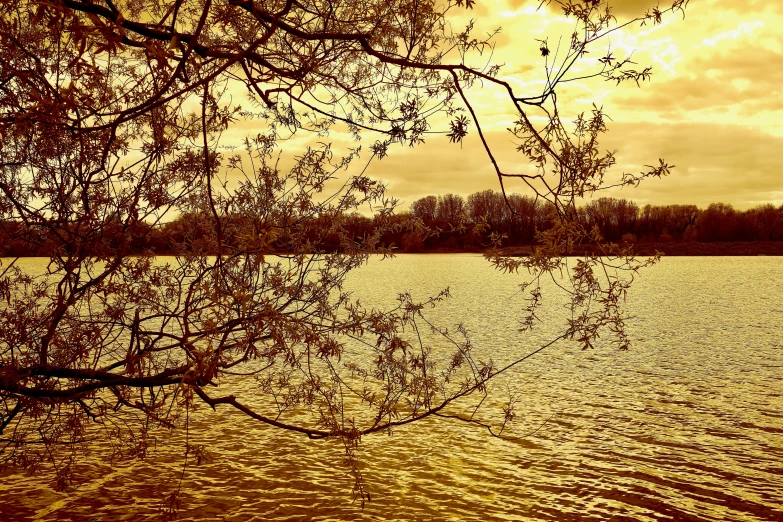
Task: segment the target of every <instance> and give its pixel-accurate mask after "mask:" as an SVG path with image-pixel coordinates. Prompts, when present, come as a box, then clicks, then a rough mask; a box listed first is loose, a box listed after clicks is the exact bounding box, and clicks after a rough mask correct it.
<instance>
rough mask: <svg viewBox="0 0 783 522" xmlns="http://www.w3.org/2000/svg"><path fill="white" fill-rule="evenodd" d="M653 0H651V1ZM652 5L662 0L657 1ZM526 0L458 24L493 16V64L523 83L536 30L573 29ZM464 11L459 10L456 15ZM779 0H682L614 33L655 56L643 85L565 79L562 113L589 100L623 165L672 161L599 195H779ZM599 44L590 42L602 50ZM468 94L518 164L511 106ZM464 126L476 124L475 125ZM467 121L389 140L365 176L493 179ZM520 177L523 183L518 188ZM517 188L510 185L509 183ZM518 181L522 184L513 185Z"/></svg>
mask: <svg viewBox="0 0 783 522" xmlns="http://www.w3.org/2000/svg"><path fill="white" fill-rule="evenodd" d="M653 1H654V0H653ZM651 3H652V2H650V1H647V0H615V2H614V3H613V5H614V6H615V13H616V15H617V16H618V18H619V19H620V20H622V19H624V18H626V19H627V17H629V16H632V15H635V14H641V13H643V12H644V11H645V10H646V6H647V5H648V4H651ZM661 4H662V5H663V4H665V2H664V1H663V0H662V1H661ZM535 5H536V2H532V3H531V2H528V1H527V0H479V1H478V4H477V7H476V9H475V10H474V11H472V12H470V11H469V12H467V14H468V16H465V17H462V18H455V19H454V21H453V22H454V24H455V27H456V26H458V24H459V22H464V21H465V20H466V19H467V18H468V17H475V18H476V24H477V30H476V33H477V34H481V31H485V30H490V29H493V28H495V27H498V26H501V27H502V28H503V30H502V33H501V34H500V35H499V36H498V38H497V49H496V52H495V56H494V62H495V63H505V64H506V65H505V66H504V67H503V69H501V74H500V76H502V77H503V78H505V79H509V80H510V81H511V82H512V84H513V85H514V86H515V88H517V89H519V92H520V93H522V94H529V93H535V91H536V89H537V87H536V86H537V85H540V78H541V74H540V73H541V70H542V62H541V59H540V55H539V52H538V45H539V44H538V43H537V42H536V41H535V39H536V38H538V39H541V38H544V37H548V38H549V42H550V44H551V43H552V42H555V41H557V39H558V35H560V34H565V35H566V41H567V37H568V36H567V35H569V34H570V32H571V31H572V30H573V22H567V23H565V22H564V20H563V19H562V18H561V17H559V16H557V14H556V13H554V12H553V11H550V10H546V9H544V10H538V11H537V10H535ZM462 14H464V11H463V12H462V13H460V15H462ZM781 26H783V1H780V0H768V1H759V0H741V1H740V0H691V1H690V5H689V7H688V10H687V16H686V18H685V20H683V19H682V18H681V17H680V16H669V17H668V18H667V19H666V20H665V21H664V23H663V24H662V25H659V26H656V27H652V28H651V27H645V28H639V27H638V26H637V27H634V28H632V29H629V30H625V31H623V32H621V33H617V34H614V35H612V37H611V39H609V40H607V41H606V42H605V43H606V44H611V46H612V49H613V50H614V51H615V54H616V55H618V56H619V55H622V54H623V53H625V52H629V51H631V50H634V55H633V56H634V61H636V62H637V63H639V64H640V65H647V64H649V65H652V66H653V67H654V69H653V78H652V80H651V81H650V82H645V84H644V85H643V86H642V88H637V87H636V86H635V84H633V85H623V86H621V87H619V88H618V87H615V86H614V84H610V83H607V82H605V81H602V80H600V79H599V80H589V81H586V82H575V83H572V84H569V85H568V86H564V87H563V88H562V90H561V94H560V100H561V101H562V108H563V112H564V119H565V120H572V119H573V116H574V115H575V114H576V113H577V112H580V111H583V110H584V111H587V110H589V109H590V107H591V104H592V103H593V102H595V103H596V104H598V105H603V106H604V110H605V111H606V113H607V114H608V115H609V116H610V117H611V118H612V122H610V126H609V133H608V134H607V135H606V136H605V138H604V141H603V145H604V147H605V148H607V149H618V150H619V155H618V165H617V166H616V167H615V169H614V172H613V175H614V176H617V177H619V175H620V174H621V173H622V171H628V172H639V171H640V170H642V169H643V166H644V165H645V164H657V161H658V158H659V157H662V158H664V159H665V160H667V161H668V162H669V163H671V164H674V165H676V169H675V170H674V171H673V173H672V175H671V176H669V177H667V178H663V179H656V180H648V181H646V182H644V183H643V184H642V185H641V186H640V187H638V188H624V189H617V190H614V191H608V192H604V193H602V194H601V195H608V196H614V197H626V198H631V199H634V200H636V201H637V202H638V203H640V204H642V205H644V204H647V203H651V204H673V203H679V204H683V203H694V204H697V205H699V206H700V207H706V206H707V205H709V204H710V203H712V202H718V201H720V202H726V203H731V204H733V205H734V206H735V207H737V208H740V209H744V208H748V207H752V206H756V205H758V204H762V203H774V204H776V205H780V204H783V176H782V175H781V170H780V159H781V158H783V96H781V94H783V91H782V90H781V84H783V36H782V35H783V32H782V31H781V30H780V27H781ZM604 51H605V47H602V46H600V45H599V46H598V47H596V48H595V55H594V56H596V57H597V56H600V55H601V53H603V52H604ZM469 97H470V98H471V99H472V100H473V102H474V103H475V104H476V107H477V108H478V110H479V113H480V114H481V115H482V117H483V118H484V122H485V128H486V129H487V130H488V135H489V138H490V140H491V141H492V143H493V146H494V147H495V148H496V149H497V150H498V152H499V154H498V155H499V157H500V158H501V160H502V162H503V164H504V166H508V167H510V169H514V168H516V169H519V168H523V166H522V164H521V163H520V162H521V158H520V157H519V155H518V154H517V153H515V152H514V145H513V143H512V142H511V136H510V135H509V134H508V132H507V131H506V130H505V129H506V128H507V127H509V126H510V125H511V123H512V121H513V113H511V111H510V106H509V105H508V104H507V102H505V101H504V100H503V97H502V95H501V94H500V93H498V92H495V91H493V90H492V89H486V88H485V89H473V90H472V91H471V92H470V93H469ZM471 130H473V131H475V128H474V127H471ZM475 138H476V136H475V132H474V133H473V134H472V136H471V139H468V140H466V142H465V143H464V145H463V147H462V148H461V149H460V147H459V146H455V145H452V144H449V143H448V141H447V139H446V138H445V137H442V136H433V137H431V138H429V139H428V140H427V143H426V144H425V145H422V146H420V147H417V148H415V149H409V148H407V147H395V148H393V149H392V150H391V155H390V156H389V157H388V158H386V159H384V160H383V161H380V162H376V163H374V164H373V165H372V166H371V168H370V175H371V176H372V177H375V178H380V179H383V180H385V181H386V182H388V185H389V192H390V194H391V195H393V196H395V197H398V198H400V199H402V200H404V202H405V204H406V205H405V206H407V204H409V203H410V202H411V201H413V200H415V199H417V198H419V197H422V196H425V195H428V194H445V193H448V192H452V193H458V194H462V195H463V196H466V195H467V194H469V193H471V192H474V191H476V190H483V189H486V188H494V189H497V188H498V183H497V178H496V177H495V176H494V174H493V171H492V169H491V166H490V164H489V161H488V159H487V157H486V155H485V154H484V152H483V149H481V148H480V147H479V146H478V142H477V140H476V139H475ZM520 188H521V187H520ZM513 190H514V188H513V187H512V191H513ZM520 191H521V190H520Z"/></svg>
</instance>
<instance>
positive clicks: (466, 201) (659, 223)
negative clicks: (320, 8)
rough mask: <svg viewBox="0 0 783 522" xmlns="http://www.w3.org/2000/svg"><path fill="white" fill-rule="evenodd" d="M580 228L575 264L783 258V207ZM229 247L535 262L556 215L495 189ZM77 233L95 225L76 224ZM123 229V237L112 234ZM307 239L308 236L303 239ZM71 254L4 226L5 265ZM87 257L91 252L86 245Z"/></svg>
mask: <svg viewBox="0 0 783 522" xmlns="http://www.w3.org/2000/svg"><path fill="white" fill-rule="evenodd" d="M578 214H579V216H578V217H579V223H580V224H581V226H583V227H584V228H585V229H586V230H590V231H592V233H591V236H592V237H594V238H595V244H591V243H584V242H583V243H580V244H576V245H573V246H571V247H569V248H568V249H567V252H566V255H584V254H585V253H596V254H598V253H600V252H601V250H600V248H599V247H598V246H597V245H598V244H599V243H600V244H604V245H605V244H613V245H616V246H617V248H618V249H623V248H627V247H632V249H633V252H634V253H635V254H637V255H655V254H657V253H663V254H665V255H674V256H748V255H783V206H780V207H775V206H774V205H771V204H768V205H762V206H759V207H755V208H752V209H749V210H744V211H740V210H736V209H734V208H733V207H732V206H731V205H727V204H724V203H716V204H712V205H710V206H709V207H707V208H706V209H699V208H698V207H696V206H695V205H665V206H652V205H646V206H644V207H639V206H638V205H637V204H636V203H634V202H633V201H630V200H626V199H614V198H600V199H597V200H593V201H590V202H588V203H587V204H586V205H584V206H582V207H580V208H579V209H578ZM213 219H214V217H213V216H212V215H210V214H209V213H206V212H205V213H197V212H196V213H191V214H187V215H181V216H179V217H178V218H176V219H173V220H170V221H167V222H165V223H162V222H158V223H149V222H147V221H144V220H139V219H133V217H132V216H125V217H123V216H118V217H117V219H116V220H115V221H114V222H109V223H108V224H104V225H103V227H104V229H103V230H101V231H100V234H95V236H96V237H99V238H100V240H98V241H96V242H94V243H93V244H88V248H89V249H91V251H92V252H91V253H92V254H94V255H102V254H105V253H107V251H112V252H116V251H122V252H125V253H128V254H138V255H172V254H181V253H187V252H192V253H215V252H217V248H216V246H215V245H216V242H217V241H218V239H217V238H215V237H212V236H213V235H214V234H213V232H212V231H213V230H214V227H212V220H213ZM220 219H221V222H222V237H221V238H220V239H219V241H221V242H222V243H221V244H223V245H224V246H225V247H226V248H227V249H228V250H222V251H224V252H231V250H232V247H237V248H239V247H240V246H241V247H243V248H246V247H247V244H248V242H249V241H250V242H252V243H253V244H254V245H256V249H257V250H258V251H263V252H268V253H281V252H284V251H285V245H286V244H287V242H288V239H289V236H290V235H291V234H300V235H302V237H301V238H300V239H301V240H302V241H307V242H309V245H310V248H311V249H312V251H313V252H337V251H340V250H341V249H344V248H345V245H346V241H345V239H346V238H348V239H349V240H350V241H348V243H350V242H354V243H355V244H357V245H359V244H361V243H365V244H366V243H367V242H372V243H374V244H376V245H380V246H382V247H385V248H387V249H389V250H391V251H396V252H404V253H456V252H475V253H480V252H487V251H488V250H490V249H492V248H495V247H500V251H501V252H503V253H504V254H506V255H530V254H531V253H533V252H534V250H535V249H536V248H537V245H539V244H540V242H541V236H542V234H544V233H546V232H547V231H548V230H551V229H552V227H553V226H555V222H556V218H555V213H554V212H553V211H552V209H551V208H549V207H548V206H547V205H546V204H543V203H542V202H541V201H540V200H535V199H533V198H530V197H527V196H520V195H518V194H512V195H508V196H506V197H504V196H503V195H502V194H501V193H499V192H495V191H492V190H485V191H483V192H477V193H474V194H471V195H470V196H468V197H467V198H463V197H461V196H459V195H455V194H446V195H445V196H427V197H424V198H420V199H418V200H416V201H414V202H413V203H412V204H411V206H410V210H408V211H402V212H398V213H395V214H384V215H381V216H376V217H374V218H368V217H365V216H362V215H360V214H349V215H343V214H340V215H326V214H324V215H318V216H316V217H310V218H308V219H309V220H310V221H314V222H311V223H309V224H308V225H307V227H306V230H307V231H306V232H302V230H304V229H303V228H302V227H301V225H302V223H301V219H300V218H299V217H298V216H295V215H287V214H280V215H273V216H271V218H270V216H265V217H264V219H259V218H258V217H255V216H248V215H225V216H221V217H220ZM70 226H71V227H72V228H73V229H74V233H79V230H80V229H81V228H84V234H91V233H93V232H94V231H92V230H89V225H87V224H83V223H78V222H74V223H72V224H71V225H70ZM113 229H116V230H115V231H116V233H112V231H113ZM297 237H298V236H297ZM69 248H71V246H70V245H69V243H68V241H66V240H63V239H62V235H61V234H55V233H51V232H50V231H49V230H48V228H47V227H46V224H44V223H41V224H36V223H32V222H23V221H13V220H9V221H2V222H0V256H2V257H28V256H49V255H52V254H53V253H57V252H68V249H69ZM82 248H85V247H84V245H82Z"/></svg>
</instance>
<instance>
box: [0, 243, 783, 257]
mask: <svg viewBox="0 0 783 522" xmlns="http://www.w3.org/2000/svg"><path fill="white" fill-rule="evenodd" d="M619 246H622V247H627V246H632V247H633V253H634V254H635V255H637V256H654V255H656V254H658V253H660V254H662V255H664V256H695V257H697V256H738V257H739V256H783V241H736V242H725V243H718V242H716V243H699V242H685V241H678V242H668V243H635V244H633V245H627V244H623V245H619ZM533 248H534V245H523V246H515V247H508V248H503V249H501V252H502V253H503V254H504V255H507V256H511V257H519V256H529V255H531V254H532V252H533ZM394 252H395V254H483V253H485V252H486V251H485V250H482V249H479V248H475V247H468V248H464V249H462V248H434V249H430V250H402V249H398V250H395V251H394ZM594 252H595V247H594V246H592V245H578V246H577V247H576V248H575V249H574V250H573V252H571V253H569V254H568V256H569V257H581V256H584V255H586V254H591V253H594ZM149 254H150V255H153V256H159V257H165V256H173V255H175V254H174V253H173V252H166V251H164V252H151V253H149ZM276 254H277V255H285V253H284V252H269V253H268V255H276ZM129 255H130V256H134V255H144V254H143V253H142V252H139V253H136V254H129ZM17 257H18V258H27V257H41V256H14V255H8V254H5V255H0V258H6V259H13V258H17Z"/></svg>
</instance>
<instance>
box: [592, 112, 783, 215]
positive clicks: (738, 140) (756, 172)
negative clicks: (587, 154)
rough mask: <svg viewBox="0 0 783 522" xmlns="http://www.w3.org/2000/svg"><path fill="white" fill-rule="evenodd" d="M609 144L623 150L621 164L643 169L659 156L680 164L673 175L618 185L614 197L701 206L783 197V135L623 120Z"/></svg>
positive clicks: (753, 202)
mask: <svg viewBox="0 0 783 522" xmlns="http://www.w3.org/2000/svg"><path fill="white" fill-rule="evenodd" d="M605 144H606V145H608V146H610V147H616V148H617V149H619V150H620V153H619V154H618V166H619V167H620V169H618V170H626V171H629V172H639V171H641V170H643V165H645V164H650V163H652V164H655V163H657V160H658V158H659V157H661V158H664V159H665V160H666V161H667V162H669V163H671V164H674V165H676V168H675V169H674V171H673V172H672V175H671V176H669V177H667V178H663V179H656V180H648V181H645V182H643V183H642V184H641V185H640V186H639V187H638V188H625V189H622V190H616V191H614V192H613V193H612V195H614V196H616V197H626V198H630V199H635V200H638V201H640V202H642V203H652V204H673V203H677V204H685V203H693V204H696V205H698V206H700V207H706V206H707V205H709V204H710V203H714V202H725V203H732V204H734V205H735V206H737V207H738V208H748V207H752V206H756V205H758V204H761V203H767V202H770V203H775V204H778V205H779V204H781V203H783V183H781V180H782V179H783V176H781V174H782V173H781V168H782V167H781V161H780V159H781V152H780V151H781V150H783V137H775V136H771V135H768V134H766V133H764V132H762V131H760V130H757V129H751V128H746V127H742V126H736V125H716V124H708V123H672V124H646V123H619V124H614V125H612V126H611V128H610V132H609V134H608V135H607V139H606V140H605ZM617 174H619V172H617Z"/></svg>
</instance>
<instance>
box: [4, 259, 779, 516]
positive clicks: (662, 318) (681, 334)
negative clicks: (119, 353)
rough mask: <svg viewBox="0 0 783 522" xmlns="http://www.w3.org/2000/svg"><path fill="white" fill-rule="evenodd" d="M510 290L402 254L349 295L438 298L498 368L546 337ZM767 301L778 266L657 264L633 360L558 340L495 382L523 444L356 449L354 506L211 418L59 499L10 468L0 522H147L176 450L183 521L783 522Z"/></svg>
mask: <svg viewBox="0 0 783 522" xmlns="http://www.w3.org/2000/svg"><path fill="white" fill-rule="evenodd" d="M516 280H521V278H519V277H518V276H517V279H514V277H511V276H507V275H502V274H498V273H496V272H494V271H493V270H492V269H491V267H490V266H489V265H488V264H487V263H486V262H485V261H484V260H483V259H481V258H480V257H478V256H470V255H427V256H415V255H408V256H399V257H398V258H396V259H394V260H386V261H383V262H380V261H373V262H371V263H370V265H369V266H367V267H364V268H363V269H361V270H360V271H359V272H357V273H355V274H353V275H352V276H351V278H350V280H349V282H348V283H349V284H348V286H349V287H352V288H355V289H357V296H359V297H362V298H363V299H364V300H366V301H368V302H370V303H391V302H393V300H394V297H395V296H396V295H397V294H398V293H399V292H401V291H405V290H410V291H412V292H414V293H415V294H416V295H419V296H421V297H424V296H425V295H428V294H433V293H436V292H438V291H439V290H440V289H441V288H442V287H445V286H450V288H451V293H452V296H453V298H452V299H451V300H449V301H448V302H447V303H444V304H443V306H441V307H439V309H436V310H433V313H432V315H433V317H435V318H436V319H437V321H438V322H439V323H446V324H453V323H456V322H462V323H464V324H465V326H466V327H467V328H468V329H469V330H470V331H472V332H474V333H473V341H474V344H475V345H476V350H477V352H478V353H484V354H485V355H486V356H492V357H493V359H494V360H495V361H496V362H498V363H502V362H503V361H507V360H511V359H512V358H513V356H514V355H518V354H520V353H525V351H527V350H530V349H532V348H534V347H536V346H537V345H538V344H540V343H541V342H542V341H544V340H546V339H548V338H550V337H551V336H552V334H553V332H555V331H556V326H557V324H556V323H553V324H550V323H549V322H546V323H543V324H541V325H540V327H539V328H538V329H537V330H534V332H533V333H532V335H531V334H524V335H523V334H520V333H519V332H518V331H517V323H516V321H517V320H518V319H519V318H520V314H521V313H522V312H521V307H522V304H521V303H522V302H523V301H522V300H523V298H524V295H520V294H519V293H518V289H517V288H516V287H515V286H514V285H515V281H516ZM781 296H783V259H781V258H669V259H665V260H664V261H663V262H662V264H661V265H658V266H655V267H653V268H651V269H648V270H646V271H645V272H644V273H643V275H642V277H641V278H640V279H639V280H637V282H636V287H635V289H634V290H633V291H632V294H631V296H630V297H629V301H628V303H627V308H628V311H629V313H630V314H632V315H634V316H636V319H635V320H633V321H632V322H631V323H630V327H629V328H630V333H631V337H632V339H633V340H634V345H633V347H632V349H631V351H628V352H619V351H617V350H615V349H612V348H610V347H608V345H607V346H605V347H599V348H597V349H596V350H593V351H588V352H582V351H579V350H578V349H576V348H575V347H574V346H573V345H569V344H567V343H561V344H558V345H555V346H554V347H552V348H551V349H550V350H548V351H545V352H542V353H541V354H539V355H536V356H535V357H533V358H531V359H530V360H528V361H527V362H526V363H525V365H524V366H522V367H521V368H519V369H518V370H516V371H515V373H513V374H512V375H510V376H508V378H506V379H505V380H504V381H502V382H498V383H497V384H496V385H495V388H496V389H495V392H496V393H497V394H498V395H500V396H508V395H509V394H511V395H513V396H515V397H517V399H518V402H517V412H518V414H519V416H518V418H517V420H516V422H515V426H514V433H513V434H514V435H517V436H519V435H521V436H522V437H521V438H520V439H518V440H514V441H506V440H500V439H496V438H491V437H489V436H488V435H487V433H486V431H484V430H483V429H481V428H479V427H472V426H469V425H464V424H454V423H451V422H447V421H445V420H432V421H426V422H423V423H419V424H418V425H415V426H410V427H407V428H404V429H398V430H397V431H395V432H394V433H393V435H392V436H387V435H377V436H373V437H368V438H365V439H364V440H363V442H362V446H361V449H360V453H359V457H360V458H361V461H362V464H363V466H364V468H363V473H364V475H365V478H366V480H367V481H368V484H369V487H370V490H371V492H372V501H371V502H370V503H369V504H367V505H366V506H365V508H364V510H362V509H361V507H360V506H359V505H358V504H354V503H352V501H351V485H352V483H351V477H350V475H349V473H348V470H347V469H346V468H344V467H343V466H341V461H342V448H341V447H340V446H339V444H336V443H332V442H323V441H321V442H315V441H310V440H308V439H306V438H304V437H300V436H294V435H290V434H288V433H281V432H280V431H278V430H276V429H272V428H268V427H266V426H263V425H260V424H258V423H256V422H253V421H251V420H247V419H245V418H243V417H242V416H240V415H238V414H236V413H234V412H231V411H229V410H218V412H212V411H208V410H207V409H206V408H205V409H203V410H201V411H200V412H198V413H197V414H196V416H195V418H194V420H193V424H192V426H191V429H190V431H189V433H187V434H186V433H184V432H182V431H176V432H174V433H160V434H159V437H160V438H159V440H158V445H157V448H156V449H155V450H154V451H153V453H152V456H151V457H150V458H149V459H147V460H144V461H133V462H130V463H116V464H114V465H112V464H110V463H106V462H91V461H86V462H85V464H84V465H83V468H82V469H80V470H77V476H79V477H81V480H82V481H83V482H82V483H81V485H79V486H78V487H77V488H76V489H75V490H74V491H72V492H69V493H56V492H54V491H53V490H51V489H50V488H49V487H48V484H47V482H46V481H45V480H42V479H41V478H38V477H24V476H20V475H14V474H9V473H8V472H6V473H5V474H4V475H2V476H0V479H1V480H2V482H0V484H2V486H0V487H2V491H3V495H2V496H1V497H0V519H2V520H96V521H98V520H152V519H157V518H159V517H160V513H159V511H158V507H159V503H160V501H161V499H162V498H163V497H164V496H165V495H166V494H167V493H169V492H170V491H172V490H173V489H174V488H175V487H176V485H177V483H178V481H179V480H180V477H182V462H183V459H182V448H183V447H184V443H185V438H186V437H187V438H188V443H189V444H191V445H204V446H206V447H208V448H209V451H210V454H211V460H210V461H209V462H207V463H205V464H202V465H200V466H198V467H191V468H188V470H187V472H186V473H185V474H184V477H183V478H182V485H183V495H182V498H181V510H180V519H184V520H189V519H192V520H433V519H435V520H466V519H474V520H477V519H481V520H609V519H611V520H783V383H782V382H781V375H783V331H781V328H780V325H781V324H783V302H781ZM548 305H549V307H550V309H551V311H552V313H553V314H554V315H562V313H561V311H560V309H559V306H558V302H557V300H556V299H554V300H550V301H549V302H548ZM488 414H491V409H490V412H489V413H488Z"/></svg>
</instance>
